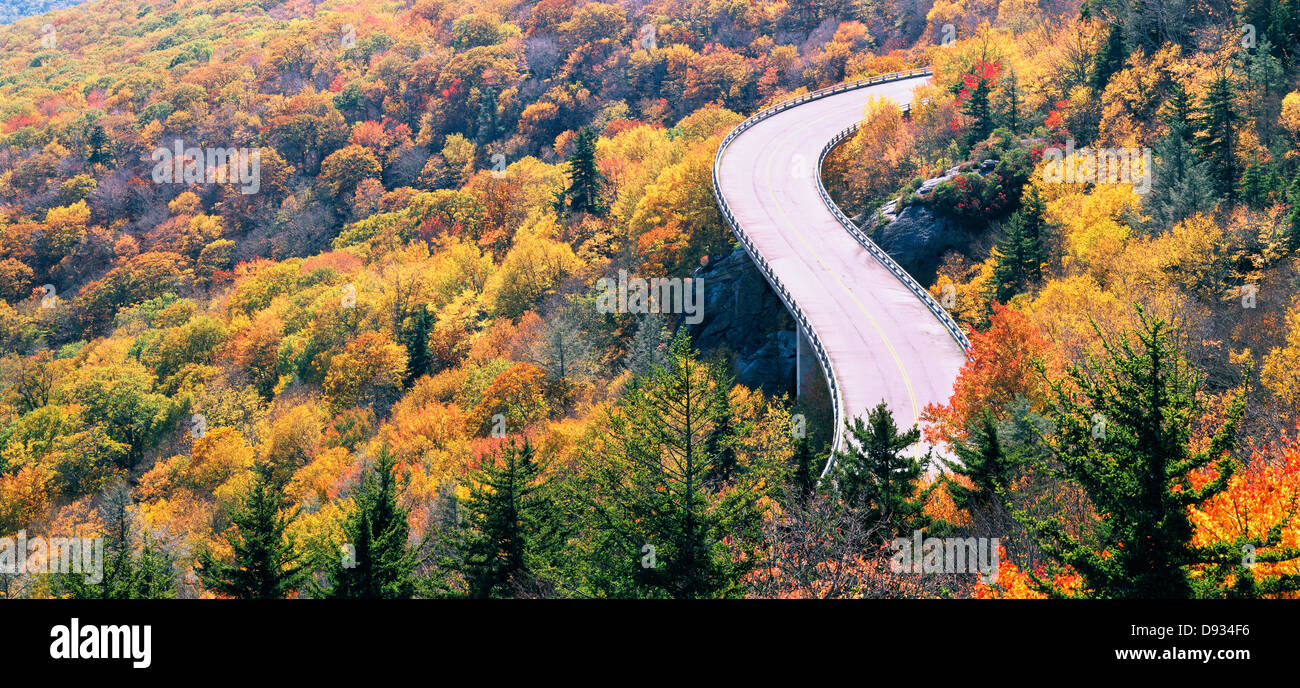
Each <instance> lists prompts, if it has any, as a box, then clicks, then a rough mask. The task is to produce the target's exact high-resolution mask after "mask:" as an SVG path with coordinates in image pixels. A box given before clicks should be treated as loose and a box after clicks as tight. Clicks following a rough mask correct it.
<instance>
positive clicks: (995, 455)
mask: <svg viewBox="0 0 1300 688" xmlns="http://www.w3.org/2000/svg"><path fill="white" fill-rule="evenodd" d="M952 449H953V454H955V455H956V458H957V460H956V461H946V460H945V461H944V464H945V465H947V466H948V469H949V470H951V471H952V472H953V473H954V474H956V475H960V476H964V477H966V478H967V479H968V480H970V482H971V485H972V487H966V486H965V485H963V484H961V483H959V482H957V481H954V480H949V481H948V493H949V494H950V495H952V501H953V504H954V505H955V506H956V507H957V508H958V509H962V510H964V511H968V512H970V513H972V514H974V513H975V512H977V511H982V510H986V509H988V507H989V506H991V505H994V504H999V503H1000V501H1001V500H1000V497H999V496H998V492H999V491H1001V490H1003V489H1005V488H1006V487H1007V486H1008V485H1009V484H1010V481H1011V478H1012V477H1013V475H1014V472H1015V470H1016V467H1017V466H1018V465H1019V464H1020V461H1019V459H1018V458H1017V457H1015V456H1012V455H1011V453H1010V452H1009V451H1008V450H1007V448H1006V446H1005V445H1004V444H1003V442H1002V441H1001V439H1000V438H999V437H998V430H997V426H996V425H995V423H994V420H993V415H992V414H991V413H984V414H983V415H982V416H981V417H980V419H979V421H978V422H977V423H976V425H975V427H974V428H973V429H972V432H971V439H970V441H969V442H966V443H961V442H958V443H954V444H953V447H952Z"/></svg>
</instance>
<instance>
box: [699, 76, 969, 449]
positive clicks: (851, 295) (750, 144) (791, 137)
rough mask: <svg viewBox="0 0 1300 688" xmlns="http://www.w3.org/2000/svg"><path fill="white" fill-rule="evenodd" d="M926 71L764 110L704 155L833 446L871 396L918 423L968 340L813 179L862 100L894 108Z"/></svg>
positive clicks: (903, 422)
mask: <svg viewBox="0 0 1300 688" xmlns="http://www.w3.org/2000/svg"><path fill="white" fill-rule="evenodd" d="M928 79H929V71H928V70H924V69H922V70H913V71H912V72H904V73H898V74H890V75H884V76H882V77H875V78H873V79H870V80H865V81H862V82H853V83H849V84H842V85H840V86H836V87H834V88H831V89H823V90H822V91H817V92H814V93H811V94H808V95H806V96H801V97H799V98H796V99H794V100H791V101H787V102H784V103H781V104H778V105H775V106H772V107H770V108H767V109H765V110H763V111H760V112H758V113H756V114H755V115H754V116H753V117H750V118H749V119H747V120H745V122H743V123H741V124H740V125H739V126H737V127H736V128H735V129H734V130H733V131H732V132H731V133H730V134H728V136H727V138H726V139H724V140H723V142H722V145H721V146H720V147H719V148H718V153H717V157H716V158H715V159H714V165H713V190H714V195H715V196H716V197H717V200H718V205H719V208H720V209H721V210H722V214H723V216H724V217H725V218H726V220H727V222H728V224H729V225H730V226H731V229H732V231H733V232H735V234H736V236H737V237H738V238H739V239H740V240H741V243H742V244H743V245H744V246H745V248H746V250H747V251H748V252H749V254H750V256H751V257H752V258H754V262H755V263H756V264H757V265H758V267H759V269H760V270H761V271H762V272H763V274H764V276H765V277H766V278H767V280H768V282H769V283H771V284H772V286H773V288H774V289H775V291H776V292H777V294H778V295H779V296H780V297H781V299H782V300H783V301H784V302H785V305H786V307H787V308H789V309H790V311H791V313H792V314H793V315H794V317H795V319H796V321H798V322H799V324H800V330H801V334H802V337H801V343H800V344H801V345H800V357H801V359H802V358H804V357H805V356H813V357H815V360H816V361H817V363H818V364H819V365H820V367H821V369H822V372H823V374H824V375H825V376H826V380H827V384H828V387H829V388H830V392H831V400H832V406H833V407H834V411H835V427H836V433H835V438H834V441H833V446H834V447H835V448H836V449H842V448H844V437H843V435H844V431H843V428H844V420H845V419H848V418H853V417H855V416H862V417H863V418H864V419H865V417H866V415H867V412H868V411H869V410H870V409H871V408H872V407H873V406H875V405H876V404H878V403H880V401H881V400H882V399H883V400H884V401H885V402H886V403H888V404H889V408H890V409H891V410H892V411H893V413H894V418H895V420H896V421H897V422H898V424H899V426H900V427H903V428H906V427H909V426H910V425H912V424H913V423H919V422H920V415H921V411H922V409H924V408H925V406H926V405H927V404H929V403H932V402H940V403H942V402H947V401H948V398H949V397H950V396H951V395H952V390H953V383H954V381H955V380H956V379H957V372H958V370H959V369H960V368H961V366H962V364H963V363H964V362H965V361H966V349H967V347H968V346H969V344H968V342H967V340H966V337H965V335H964V334H963V333H962V332H961V330H960V329H959V328H957V326H956V323H954V322H953V321H952V319H951V318H950V317H949V316H948V314H947V311H945V310H944V309H943V308H942V307H941V306H940V305H939V304H938V303H937V302H935V300H934V299H933V298H931V297H930V295H929V294H928V293H926V292H925V290H924V289H922V288H921V287H920V285H917V284H916V283H915V281H914V280H912V278H911V277H910V276H908V275H907V273H906V272H904V271H903V270H902V269H901V268H899V267H898V266H897V265H896V264H894V263H893V261H892V260H891V259H890V258H889V257H888V256H887V255H886V254H885V253H884V252H883V251H881V250H880V249H879V248H877V247H876V246H875V244H873V243H872V242H871V240H870V239H868V238H867V237H866V236H865V235H864V234H863V233H862V232H861V231H860V230H858V229H857V227H855V226H854V225H853V224H852V222H850V221H849V220H848V218H847V217H845V216H844V213H843V212H841V211H840V210H839V208H837V207H836V206H835V205H834V203H833V202H832V201H831V200H830V197H829V196H827V195H826V192H825V189H824V188H823V186H822V182H821V169H820V168H821V161H822V159H823V158H824V157H825V154H826V153H827V152H829V150H831V149H832V148H833V147H834V146H835V145H837V144H838V143H839V141H841V140H843V138H844V137H846V136H847V135H849V134H851V133H852V131H853V130H854V128H855V127H856V126H857V124H858V123H859V122H860V121H861V119H862V116H863V107H864V106H865V105H866V103H867V100H868V99H869V98H871V97H884V98H888V99H890V100H891V101H893V102H895V103H897V104H899V105H900V106H903V107H906V106H908V105H909V104H910V102H911V98H912V90H913V89H914V88H916V87H917V86H919V85H921V84H923V83H925V82H926V81H927V80H928ZM805 360H806V359H805ZM800 367H801V368H802V367H804V364H803V363H801V366H800ZM915 449H916V450H917V451H923V449H924V448H923V447H920V446H918V447H916V448H915ZM832 456H833V454H832ZM831 465H832V461H828V462H827V464H826V470H825V471H823V474H825V473H826V472H827V471H829V470H830V467H831Z"/></svg>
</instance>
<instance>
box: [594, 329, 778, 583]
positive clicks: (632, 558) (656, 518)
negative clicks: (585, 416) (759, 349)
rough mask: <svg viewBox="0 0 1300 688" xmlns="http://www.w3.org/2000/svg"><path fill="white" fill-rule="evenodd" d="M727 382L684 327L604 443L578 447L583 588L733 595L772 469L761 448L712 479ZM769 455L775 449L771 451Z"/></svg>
mask: <svg viewBox="0 0 1300 688" xmlns="http://www.w3.org/2000/svg"><path fill="white" fill-rule="evenodd" d="M731 387H732V384H731V380H730V378H729V377H728V376H727V375H726V373H725V372H724V371H723V369H722V368H721V366H719V365H718V364H716V363H706V362H703V361H701V360H700V359H699V358H698V355H697V354H696V352H695V351H694V350H692V349H691V347H690V341H689V340H688V339H687V337H686V335H685V333H679V334H678V335H677V336H676V337H675V338H674V339H673V341H672V343H671V344H670V346H669V351H668V357H667V365H666V366H664V367H655V368H653V369H652V370H651V371H650V373H649V374H648V375H646V376H643V377H640V378H635V379H634V380H633V381H632V382H631V383H630V384H629V386H628V389H627V390H626V392H625V393H624V395H623V396H622V398H621V399H620V400H619V402H618V403H617V405H616V406H615V408H614V409H613V410H612V411H611V413H610V416H609V420H608V423H607V427H608V430H607V432H606V434H605V435H604V437H603V443H602V447H603V449H602V451H600V452H598V453H595V454H589V455H584V456H583V457H582V465H581V469H580V475H581V478H580V479H579V480H578V481H577V482H576V483H575V484H574V485H573V486H572V489H571V494H572V495H573V499H574V500H575V501H577V502H578V503H579V504H580V505H581V507H582V509H581V512H582V513H581V519H582V520H581V526H582V527H581V530H582V532H584V533H586V537H585V538H582V539H581V540H580V541H579V546H580V547H581V551H582V554H583V556H582V558H581V562H582V563H581V567H580V570H579V571H577V572H576V576H575V577H576V578H577V579H579V580H580V585H581V586H582V587H583V588H584V589H585V591H586V592H587V593H588V594H592V595H599V596H607V597H674V598H703V597H739V596H743V594H744V585H743V579H744V577H745V575H746V574H747V573H749V571H751V570H752V569H753V567H754V566H755V565H756V563H757V556H758V553H757V546H758V542H759V540H760V530H761V525H762V518H761V513H760V510H759V508H758V501H759V500H760V499H761V498H762V497H763V495H764V494H765V490H768V489H770V488H769V487H768V486H769V485H770V484H771V482H770V481H771V478H772V477H773V476H774V475H775V474H776V473H777V472H778V471H779V469H780V467H779V466H776V465H767V464H766V463H764V462H765V461H766V460H767V459H766V458H765V457H764V456H763V455H761V453H759V454H756V455H754V456H751V457H749V458H748V460H747V462H746V464H745V465H744V466H742V467H739V469H738V470H733V471H732V482H731V483H730V484H728V485H726V486H725V487H723V486H718V485H717V484H716V483H715V482H713V481H710V480H708V478H709V476H711V475H715V471H716V469H717V467H718V466H719V464H720V462H721V461H723V456H724V454H723V452H722V449H724V447H723V446H721V445H723V444H726V443H730V442H733V441H734V438H732V437H727V438H726V440H725V442H713V443H711V442H709V441H708V439H709V437H710V435H711V434H713V433H714V432H715V431H716V430H717V429H718V427H719V426H720V424H722V423H724V422H725V420H724V416H723V411H724V410H726V409H727V405H728V404H729V403H730V401H729V394H730V390H731ZM771 460H772V461H775V460H776V459H775V457H774V456H773V457H771Z"/></svg>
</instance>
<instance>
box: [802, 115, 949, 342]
mask: <svg viewBox="0 0 1300 688" xmlns="http://www.w3.org/2000/svg"><path fill="white" fill-rule="evenodd" d="M910 109H911V108H910V107H909V106H903V111H904V112H907V111H908V110H910ZM857 131H858V125H857V124H856V123H855V124H853V126H850V127H849V128H847V129H845V130H844V131H841V132H840V133H838V134H836V135H835V136H834V138H832V139H831V140H830V141H828V142H827V143H826V145H825V146H823V147H822V152H821V155H819V156H818V157H817V169H818V170H820V169H821V167H822V163H823V162H825V160H826V156H828V155H830V153H831V151H832V150H834V149H835V147H836V146H838V145H839V144H840V142H841V141H843V140H844V139H847V138H848V137H850V136H852V135H853V134H854V133H856V132H857ZM817 193H819V194H821V197H822V201H823V202H824V203H825V204H826V207H827V208H828V209H830V211H831V214H832V215H834V216H835V219H837V220H839V222H840V224H841V225H843V226H844V229H846V230H848V232H849V234H850V235H852V236H853V238H854V239H856V240H857V241H858V243H859V244H861V245H862V248H865V249H866V250H867V252H868V253H870V254H871V255H873V256H875V257H876V260H878V261H880V264H881V265H884V266H885V268H886V269H888V270H889V271H890V272H892V273H893V274H894V276H895V277H897V278H898V281H900V282H902V283H903V286H905V287H907V288H908V290H909V291H911V292H912V293H913V294H915V295H916V298H918V299H920V300H921V303H924V304H925V306H926V307H927V308H929V309H930V312H931V313H933V314H934V317H936V318H938V319H939V324H941V325H943V328H944V329H945V330H948V334H949V335H951V336H952V338H953V339H954V340H955V341H956V342H957V345H958V346H960V347H961V349H962V351H963V352H965V353H966V354H967V356H968V357H969V355H970V339H968V338H967V337H966V333H965V332H962V331H961V327H959V326H958V325H957V321H956V320H953V317H952V315H951V314H950V313H948V309H946V308H944V307H943V306H942V305H941V304H940V303H939V302H938V301H935V300H934V296H933V295H931V294H930V292H929V290H927V289H926V288H925V287H922V286H921V284H920V282H917V281H916V279H915V278H914V277H912V275H911V274H910V273H908V272H907V271H906V270H904V269H903V266H901V265H899V264H898V263H897V262H896V261H895V260H894V259H893V257H891V256H890V255H889V254H888V253H886V252H885V250H884V249H882V248H880V246H878V245H876V242H874V241H872V240H871V237H869V236H867V233H866V232H864V231H862V229H861V228H859V227H858V225H857V224H856V223H854V222H853V220H851V219H849V216H848V215H846V214H845V213H844V211H843V210H840V207H839V206H838V205H835V202H834V201H833V200H831V196H830V194H829V193H827V192H826V185H825V184H823V183H822V177H821V175H820V174H818V175H817Z"/></svg>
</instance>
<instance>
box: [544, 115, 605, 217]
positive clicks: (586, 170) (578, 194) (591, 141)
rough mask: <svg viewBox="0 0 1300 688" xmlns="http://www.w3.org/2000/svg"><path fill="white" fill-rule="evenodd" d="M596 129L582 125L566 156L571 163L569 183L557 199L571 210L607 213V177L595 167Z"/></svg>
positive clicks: (598, 213)
mask: <svg viewBox="0 0 1300 688" xmlns="http://www.w3.org/2000/svg"><path fill="white" fill-rule="evenodd" d="M596 138H597V137H596V132H595V131H592V130H591V128H589V127H587V128H583V129H582V130H581V131H579V132H578V135H577V136H576V137H574V140H573V151H572V152H571V153H569V155H568V157H567V158H565V160H566V162H568V164H569V171H568V173H569V186H568V187H567V188H565V189H564V190H563V191H562V192H560V194H561V195H559V196H558V197H557V199H556V201H557V203H559V204H562V205H563V204H567V205H565V207H566V208H567V211H568V212H570V213H591V214H592V215H604V214H605V210H606V208H605V201H604V199H603V198H602V197H601V192H602V190H603V188H604V185H605V180H604V177H603V176H602V175H601V173H600V170H598V169H596Z"/></svg>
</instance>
